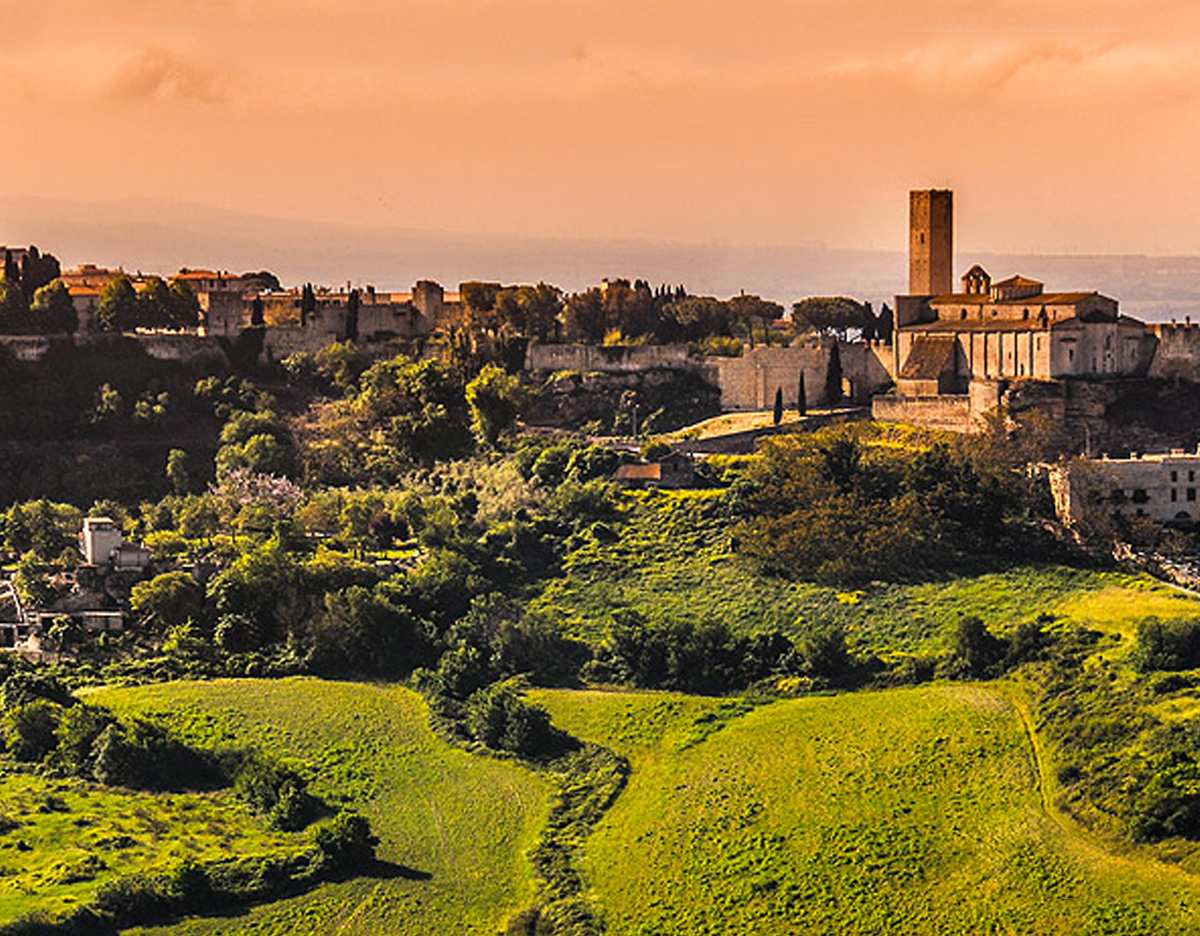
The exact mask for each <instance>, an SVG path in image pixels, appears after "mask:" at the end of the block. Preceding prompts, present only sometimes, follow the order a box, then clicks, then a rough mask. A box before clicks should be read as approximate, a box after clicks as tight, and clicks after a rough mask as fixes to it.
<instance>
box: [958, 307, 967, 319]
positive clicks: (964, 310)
mask: <svg viewBox="0 0 1200 936" xmlns="http://www.w3.org/2000/svg"><path fill="white" fill-rule="evenodd" d="M966 317H967V310H966V309H963V310H962V314H961V315H960V316H959V318H964V319H965V318H966Z"/></svg>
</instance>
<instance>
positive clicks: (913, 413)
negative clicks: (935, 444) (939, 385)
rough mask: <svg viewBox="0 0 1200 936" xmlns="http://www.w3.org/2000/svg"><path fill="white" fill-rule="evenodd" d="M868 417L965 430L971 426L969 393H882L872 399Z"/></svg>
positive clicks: (957, 430)
mask: <svg viewBox="0 0 1200 936" xmlns="http://www.w3.org/2000/svg"><path fill="white" fill-rule="evenodd" d="M871 418H872V419H877V420H879V421H880V422H897V423H907V424H909V425H914V426H924V427H926V428H928V429H944V430H947V431H950V432H967V431H969V430H970V428H971V397H970V396H969V395H968V394H965V393H962V394H950V393H943V394H937V395H934V396H893V395H890V394H883V395H881V396H877V397H875V399H874V400H872V401H871Z"/></svg>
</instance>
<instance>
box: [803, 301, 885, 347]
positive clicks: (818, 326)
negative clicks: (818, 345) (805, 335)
mask: <svg viewBox="0 0 1200 936" xmlns="http://www.w3.org/2000/svg"><path fill="white" fill-rule="evenodd" d="M866 315H867V309H866V306H864V305H863V304H862V303H861V302H859V301H857V300H856V299H850V298H848V297H846V296H810V297H808V298H807V299H801V300H800V301H799V302H797V303H795V304H794V305H793V306H792V318H793V320H794V321H795V322H796V323H797V324H799V325H802V326H806V327H808V328H810V329H812V330H813V331H818V332H823V333H825V334H833V335H837V336H838V337H839V338H842V339H845V338H846V337H847V335H848V333H849V332H850V331H851V330H854V329H861V328H863V326H864V324H865V322H866Z"/></svg>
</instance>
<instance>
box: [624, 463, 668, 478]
mask: <svg viewBox="0 0 1200 936" xmlns="http://www.w3.org/2000/svg"><path fill="white" fill-rule="evenodd" d="M617 480H618V481H661V480H662V465H659V464H653V465H621V466H620V467H619V468H618V469H617Z"/></svg>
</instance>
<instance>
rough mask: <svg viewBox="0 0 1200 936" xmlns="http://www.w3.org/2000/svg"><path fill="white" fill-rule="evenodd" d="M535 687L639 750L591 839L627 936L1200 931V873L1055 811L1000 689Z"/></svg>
mask: <svg viewBox="0 0 1200 936" xmlns="http://www.w3.org/2000/svg"><path fill="white" fill-rule="evenodd" d="M538 700H539V701H540V702H541V703H542V704H544V705H546V706H547V707H548V708H549V709H550V710H551V711H552V712H553V714H554V717H555V720H556V721H557V722H558V723H559V724H561V725H562V726H563V727H565V728H567V729H568V730H570V731H572V732H574V733H576V734H578V735H580V736H581V737H585V738H589V739H591V740H596V741H599V742H600V743H604V744H607V745H609V746H611V747H613V748H614V749H616V750H618V751H620V752H622V753H624V754H626V755H627V756H628V757H629V758H630V759H631V761H632V763H633V768H634V772H633V776H632V778H631V780H630V783H629V787H628V788H627V790H626V791H625V793H624V794H623V795H622V797H621V798H620V800H618V802H617V803H616V805H615V806H614V808H613V809H612V810H611V811H610V812H609V813H608V815H607V816H606V818H605V819H604V821H603V822H602V823H601V824H600V826H599V827H598V829H597V831H596V832H595V834H594V836H593V837H592V839H591V840H590V841H589V843H588V845H587V856H588V860H587V872H588V874H589V875H590V879H591V883H592V885H593V887H594V889H595V892H596V896H597V897H598V898H599V900H600V901H601V902H602V904H603V905H604V906H605V908H606V910H607V913H608V921H609V929H610V932H611V933H612V934H613V936H623V934H635V933H636V934H651V933H653V934H660V936H667V934H674V933H679V934H685V933H686V934H703V933H712V934H718V933H731V932H754V933H761V934H771V933H780V934H783V933H796V932H804V933H813V934H820V933H830V934H833V933H837V934H893V933H913V934H927V933H946V934H950V933H1022V934H1038V933H1046V934H1051V933H1053V934H1061V933H1079V934H1084V933H1087V934H1108V933H1111V934H1125V933H1167V932H1169V933H1177V934H1184V933H1200V879H1197V878H1193V877H1189V876H1187V875H1185V874H1184V873H1183V872H1181V871H1179V870H1177V869H1175V868H1171V867H1169V866H1166V865H1162V864H1158V863H1155V862H1151V861H1148V860H1142V859H1138V858H1130V857H1127V856H1115V855H1112V854H1110V853H1108V852H1106V851H1103V850H1101V849H1099V848H1097V847H1095V846H1094V845H1092V844H1091V843H1090V841H1089V840H1087V839H1085V838H1083V837H1081V836H1080V835H1079V833H1077V832H1076V831H1074V829H1073V827H1071V826H1069V825H1068V826H1064V825H1060V824H1059V823H1058V821H1056V819H1055V818H1053V817H1051V816H1050V815H1048V814H1047V813H1046V812H1045V811H1044V809H1043V807H1042V799H1041V792H1040V789H1039V786H1038V781H1037V775H1036V772H1035V770H1034V767H1033V764H1032V760H1031V753H1030V748H1029V746H1028V742H1027V736H1026V734H1025V729H1024V727H1023V723H1022V722H1021V720H1020V719H1019V718H1018V717H1017V715H1016V713H1015V712H1014V710H1013V709H1012V708H1011V707H1010V706H1009V704H1008V703H1007V702H1006V701H1005V700H1004V699H1003V698H1002V697H1000V696H998V695H997V694H995V693H993V692H990V691H988V690H985V689H982V688H978V687H975V686H964V685H952V686H946V685H940V686H929V687H923V688H920V689H906V690H894V691H888V692H881V693H858V694H853V695H844V696H835V697H823V698H809V699H803V700H796V701H785V702H776V703H774V704H771V705H768V706H764V707H760V708H756V709H754V710H752V711H750V712H749V713H748V714H742V715H740V717H739V716H738V711H737V710H736V708H735V707H734V706H732V705H731V704H730V703H729V702H724V703H722V702H721V701H720V700H711V699H696V698H690V697H684V696H673V695H666V694H648V693H641V694H606V693H569V692H546V693H538ZM714 729H719V730H714Z"/></svg>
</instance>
